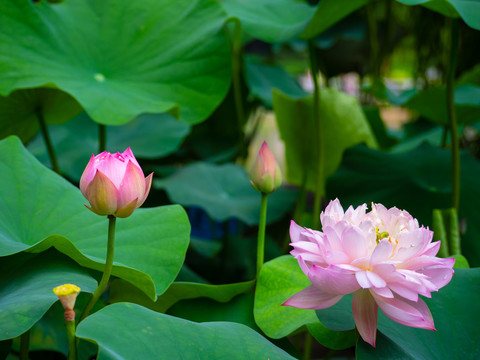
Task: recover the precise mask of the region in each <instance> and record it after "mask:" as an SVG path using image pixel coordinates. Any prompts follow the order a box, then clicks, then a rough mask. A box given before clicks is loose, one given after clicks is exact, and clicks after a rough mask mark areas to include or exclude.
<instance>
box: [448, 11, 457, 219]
mask: <svg viewBox="0 0 480 360" xmlns="http://www.w3.org/2000/svg"><path fill="white" fill-rule="evenodd" d="M448 21H449V28H450V36H449V49H448V52H449V54H450V56H449V58H448V64H447V115H448V121H449V124H450V137H451V143H452V152H451V153H452V207H453V208H454V209H455V210H456V211H457V212H458V206H459V204H460V144H459V140H458V130H457V117H456V114H455V103H454V86H455V68H456V65H457V57H458V20H456V19H450V18H449V19H448Z"/></svg>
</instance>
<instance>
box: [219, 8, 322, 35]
mask: <svg viewBox="0 0 480 360" xmlns="http://www.w3.org/2000/svg"><path fill="white" fill-rule="evenodd" d="M220 3H221V4H222V6H223V8H224V9H225V11H226V12H227V14H228V15H229V16H230V17H236V18H238V19H239V20H240V22H241V24H242V27H243V28H244V29H245V32H246V33H247V34H248V35H250V36H251V37H253V38H255V39H260V40H262V41H266V42H269V43H275V42H285V41H288V40H291V39H293V38H294V37H296V36H297V35H298V34H300V33H301V32H302V31H303V30H304V29H305V27H306V26H307V24H308V22H309V21H310V19H311V18H312V16H313V14H314V12H315V8H314V7H312V6H309V5H308V4H307V3H306V2H302V1H295V0H257V1H242V0H222V1H221V2H220Z"/></svg>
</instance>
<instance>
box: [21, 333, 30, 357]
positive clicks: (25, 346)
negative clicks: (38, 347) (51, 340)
mask: <svg viewBox="0 0 480 360" xmlns="http://www.w3.org/2000/svg"><path fill="white" fill-rule="evenodd" d="M29 348H30V330H27V331H25V332H24V333H23V334H22V335H20V360H28V350H29Z"/></svg>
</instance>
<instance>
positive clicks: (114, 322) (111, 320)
mask: <svg viewBox="0 0 480 360" xmlns="http://www.w3.org/2000/svg"><path fill="white" fill-rule="evenodd" d="M132 319H135V321H132ZM112 333H115V336H112ZM77 336H78V337H81V338H84V339H91V340H92V341H95V342H96V343H98V345H99V347H100V353H99V356H98V359H99V360H102V359H135V358H137V357H138V355H139V354H141V356H142V359H146V360H148V359H155V360H161V359H168V360H170V359H225V358H228V359H239V360H240V359H241V360H243V359H260V358H268V359H271V360H274V359H294V358H293V357H291V356H290V355H288V354H287V353H286V352H284V351H283V350H281V349H279V348H277V347H276V346H274V345H273V344H272V343H270V342H269V341H268V340H266V339H265V338H264V337H263V336H261V335H260V334H258V333H256V332H255V331H253V330H252V329H250V328H249V327H247V326H245V325H241V324H236V323H230V322H207V323H194V322H191V321H188V320H183V319H179V318H176V317H173V316H169V315H164V314H159V313H156V312H154V311H151V310H148V309H145V308H143V307H141V306H138V305H135V304H127V303H121V304H113V305H111V306H108V307H106V308H104V309H102V310H100V311H98V312H96V313H95V314H93V315H91V316H89V317H88V318H87V319H85V320H84V321H83V322H82V323H80V325H79V326H78V328H77ZM125 339H129V341H125ZM159 344H161V347H160V348H159Z"/></svg>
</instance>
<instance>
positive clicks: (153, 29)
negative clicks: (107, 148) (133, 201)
mask: <svg viewBox="0 0 480 360" xmlns="http://www.w3.org/2000/svg"><path fill="white" fill-rule="evenodd" d="M225 18H226V16H225V14H224V12H223V11H222V8H221V7H220V5H219V4H218V2H216V1H213V0H211V1H208V0H196V1H191V0H180V1H175V2H170V1H156V0H145V1H141V2H132V1H127V0H121V1H118V0H105V1H96V0H88V1H66V2H64V3H61V4H58V5H51V4H49V3H48V2H46V1H41V2H33V1H30V0H8V1H2V2H1V3H0V43H1V44H2V47H1V50H0V67H1V68H2V77H1V79H0V94H2V95H7V94H8V93H9V92H10V91H12V90H15V89H18V88H27V87H28V88H31V87H38V86H43V85H44V84H47V83H48V84H55V85H56V86H57V87H58V88H60V89H62V90H64V91H66V92H67V93H69V94H70V95H72V96H73V97H74V98H75V99H76V100H77V101H78V102H79V103H80V104H81V105H82V107H83V108H84V109H85V111H86V112H87V113H88V114H89V115H90V117H91V118H92V119H93V120H94V121H96V122H98V123H102V124H107V125H119V124H124V123H126V122H128V121H130V120H132V119H133V118H135V117H136V116H137V115H139V114H142V113H163V112H166V111H167V110H169V109H171V108H172V107H175V106H180V113H181V114H180V117H181V119H183V120H184V121H185V122H187V123H197V122H200V121H202V120H203V119H205V118H206V117H208V115H210V114H211V113H212V111H213V110H214V109H215V108H216V107H217V106H218V104H219V103H220V102H221V100H222V99H223V97H224V96H225V94H226V92H227V90H228V88H229V85H230V68H231V66H230V53H229V47H228V42H227V38H226V34H225V33H224V31H223V23H224V21H225Z"/></svg>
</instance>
